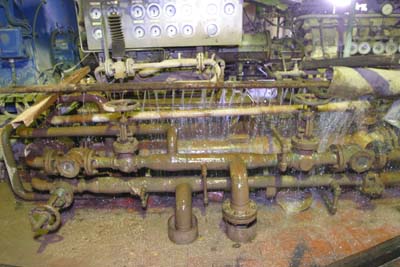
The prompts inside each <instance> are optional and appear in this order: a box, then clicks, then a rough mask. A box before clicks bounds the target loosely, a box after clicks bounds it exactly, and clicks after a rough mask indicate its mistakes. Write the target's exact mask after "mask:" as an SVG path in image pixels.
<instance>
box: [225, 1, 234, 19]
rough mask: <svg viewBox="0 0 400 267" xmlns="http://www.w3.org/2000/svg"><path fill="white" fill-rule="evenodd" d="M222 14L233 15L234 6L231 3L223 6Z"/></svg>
mask: <svg viewBox="0 0 400 267" xmlns="http://www.w3.org/2000/svg"><path fill="white" fill-rule="evenodd" d="M224 12H225V14H226V15H229V16H230V15H233V14H234V13H235V5H234V4H232V3H227V4H226V5H225V6H224Z"/></svg>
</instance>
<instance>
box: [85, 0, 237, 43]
mask: <svg viewBox="0 0 400 267" xmlns="http://www.w3.org/2000/svg"><path fill="white" fill-rule="evenodd" d="M82 2H83V3H82V4H83V12H84V21H85V29H86V36H87V37H86V39H87V44H88V48H89V50H100V49H102V48H103V47H104V43H105V42H104V40H103V38H105V37H106V36H107V40H108V45H109V48H110V47H111V41H112V40H111V38H110V36H111V34H110V32H109V25H108V23H107V18H108V16H110V14H118V15H119V16H120V17H121V26H122V27H121V28H122V32H123V35H124V40H125V47H126V49H128V50H129V49H139V48H152V47H180V46H219V45H223V46H226V45H238V44H240V42H241V39H242V27H243V26H242V15H243V1H242V0H217V1H216V0H206V1H203V0H202V1H196V0H176V1H171V0H170V1H168V0H167V1H154V0H150V1H142V0H141V1H135V0H132V1H82ZM104 26H105V27H104ZM104 29H106V35H105V34H104Z"/></svg>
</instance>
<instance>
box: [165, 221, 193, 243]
mask: <svg viewBox="0 0 400 267" xmlns="http://www.w3.org/2000/svg"><path fill="white" fill-rule="evenodd" d="M198 236H199V228H198V223H197V218H196V216H195V215H192V228H190V229H188V230H180V229H176V226H175V215H172V216H171V217H170V218H169V219H168V237H169V239H170V240H171V241H172V242H174V243H175V244H179V245H181V244H182V245H183V244H189V243H192V242H194V241H195V240H196V239H197V237H198Z"/></svg>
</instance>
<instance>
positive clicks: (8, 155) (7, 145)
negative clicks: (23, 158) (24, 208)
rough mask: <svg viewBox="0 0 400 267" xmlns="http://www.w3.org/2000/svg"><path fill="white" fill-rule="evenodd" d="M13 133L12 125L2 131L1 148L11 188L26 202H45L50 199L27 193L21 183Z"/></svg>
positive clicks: (0, 136) (0, 135) (45, 196)
mask: <svg viewBox="0 0 400 267" xmlns="http://www.w3.org/2000/svg"><path fill="white" fill-rule="evenodd" d="M12 132H13V127H12V126H11V124H7V125H5V126H4V127H3V128H1V129H0V145H1V146H0V147H1V148H2V151H1V152H2V154H3V159H4V163H5V165H6V168H7V172H8V176H9V178H10V184H11V188H12V190H13V192H14V194H15V195H17V196H18V197H20V198H22V199H24V200H45V199H48V196H47V195H43V194H35V193H32V192H27V191H26V190H25V189H24V187H23V185H22V182H21V179H20V177H19V172H18V168H17V163H16V162H15V159H14V153H13V151H12V147H11V142H10V136H11V133H12Z"/></svg>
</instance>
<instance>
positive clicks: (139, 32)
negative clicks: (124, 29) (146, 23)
mask: <svg viewBox="0 0 400 267" xmlns="http://www.w3.org/2000/svg"><path fill="white" fill-rule="evenodd" d="M144 34H145V31H144V29H143V28H142V27H136V28H135V29H134V30H133V35H135V37H136V38H138V39H140V38H143V37H144Z"/></svg>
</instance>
